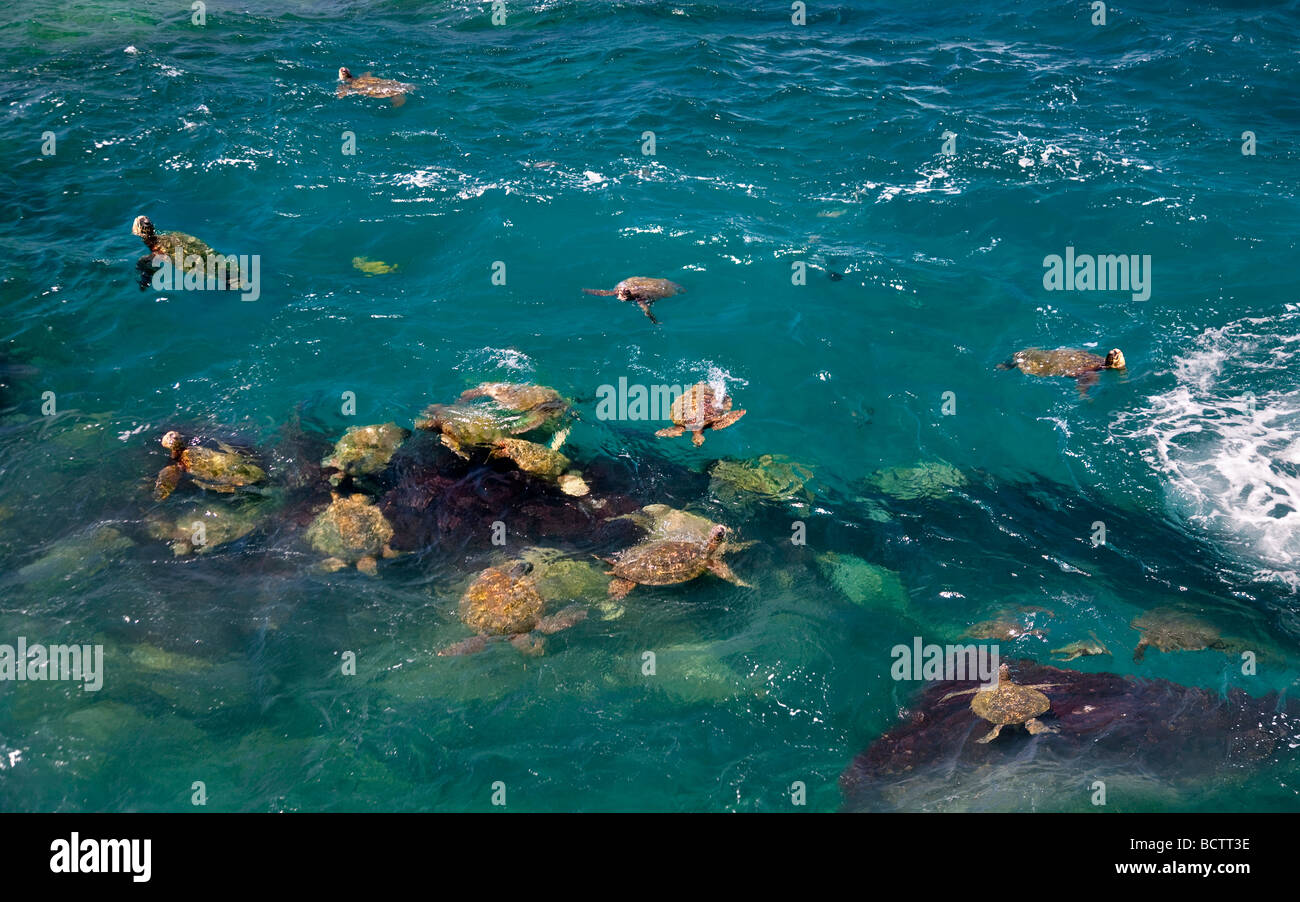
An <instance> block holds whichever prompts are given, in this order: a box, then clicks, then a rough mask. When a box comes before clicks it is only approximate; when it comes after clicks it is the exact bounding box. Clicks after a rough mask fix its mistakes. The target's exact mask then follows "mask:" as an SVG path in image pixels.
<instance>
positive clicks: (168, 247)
mask: <svg viewBox="0 0 1300 902" xmlns="http://www.w3.org/2000/svg"><path fill="white" fill-rule="evenodd" d="M131 234H133V235H136V236H138V237H139V238H140V240H141V241H143V242H144V244H145V247H147V248H149V253H148V254H146V255H145V256H143V257H141V258H140V260H139V261H138V262H137V264H136V267H137V268H138V269H139V270H140V287H141V288H142V289H143V288H148V287H149V282H150V280H151V279H152V278H153V273H154V270H155V269H156V268H157V266H158V265H159V263H160V262H161V260H162V259H163V258H166V259H167V260H171V261H172V262H173V264H174V263H175V260H176V256H177V254H179V255H180V259H181V265H182V267H184V268H186V269H188V268H189V262H188V261H189V260H190V259H191V258H192V257H198V258H199V259H200V260H202V261H203V272H204V278H205V280H206V274H207V273H208V272H212V273H214V274H215V275H221V274H223V273H224V275H225V283H224V284H225V287H226V288H227V289H229V290H232V291H234V290H239V289H240V287H241V286H242V282H241V280H240V277H239V259H238V258H237V257H232V256H229V255H226V254H219V253H217V252H216V251H214V250H213V249H212V248H211V247H209V246H208V244H207V243H206V242H205V241H203V240H201V239H199V238H195V237H194V236H193V235H187V234H185V233H184V232H159V231H157V230H156V229H155V228H154V224H153V222H152V221H151V220H150V219H149V217H148V216H137V217H136V218H135V221H134V222H132V223H131ZM177 275H178V276H179V273H178V274H177ZM205 284H206V281H205Z"/></svg>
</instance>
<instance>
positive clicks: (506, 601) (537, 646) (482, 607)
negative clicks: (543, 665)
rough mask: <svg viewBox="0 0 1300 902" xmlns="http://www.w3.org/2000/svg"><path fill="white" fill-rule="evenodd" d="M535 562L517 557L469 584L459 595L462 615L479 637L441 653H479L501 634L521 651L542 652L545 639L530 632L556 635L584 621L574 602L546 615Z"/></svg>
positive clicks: (584, 610) (525, 652) (584, 612)
mask: <svg viewBox="0 0 1300 902" xmlns="http://www.w3.org/2000/svg"><path fill="white" fill-rule="evenodd" d="M532 570H533V565H532V564H531V563H529V562H528V561H516V562H515V563H514V564H512V565H510V566H508V567H505V566H503V567H489V568H487V569H486V570H484V571H483V572H482V573H480V574H479V575H478V576H477V577H476V578H475V580H474V581H473V582H472V583H470V586H469V588H468V589H466V590H465V594H464V595H462V596H461V599H460V619H461V621H462V622H463V623H464V624H465V625H466V626H468V627H469V628H470V629H472V630H475V631H476V632H477V633H478V635H476V636H471V637H470V638H468V639H465V640H464V641H462V642H457V643H456V644H455V645H452V646H449V647H447V648H444V649H442V650H441V651H439V652H438V654H439V655H464V654H472V653H474V652H476V651H482V650H483V649H484V648H486V647H487V644H488V641H489V640H490V639H491V638H493V637H496V636H503V637H505V638H507V639H508V640H509V641H510V644H511V645H513V646H514V647H515V648H517V649H519V650H520V651H521V652H523V653H524V654H542V653H543V652H544V651H545V640H544V639H543V638H542V637H541V636H535V635H533V634H534V633H541V634H543V635H549V634H551V633H558V632H559V631H560V630H563V629H568V628H569V627H571V626H574V625H575V624H577V623H580V622H582V621H583V620H584V619H585V618H586V616H587V609H586V608H585V607H583V606H581V605H572V606H570V607H567V608H565V609H564V610H562V611H560V612H558V613H556V614H552V615H551V616H549V617H544V616H542V615H543V612H544V611H545V609H546V599H544V598H543V597H542V595H541V593H540V592H538V591H537V584H536V582H535V581H534V579H533V577H532V575H531V574H532Z"/></svg>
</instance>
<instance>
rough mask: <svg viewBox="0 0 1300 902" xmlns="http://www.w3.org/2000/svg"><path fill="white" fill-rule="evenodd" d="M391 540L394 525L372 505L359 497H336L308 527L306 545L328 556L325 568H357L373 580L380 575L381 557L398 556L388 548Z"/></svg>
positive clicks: (334, 495)
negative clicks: (352, 565) (376, 575)
mask: <svg viewBox="0 0 1300 902" xmlns="http://www.w3.org/2000/svg"><path fill="white" fill-rule="evenodd" d="M392 538H393V527H392V525H391V524H390V523H389V522H388V521H387V520H386V519H384V515H383V514H382V513H381V512H380V510H379V508H378V507H376V506H375V503H374V502H373V501H371V500H370V499H369V498H367V497H366V496H365V495H360V494H357V495H352V496H350V497H347V498H344V497H343V496H341V495H339V494H338V493H333V500H332V501H331V502H330V506H329V507H327V508H325V510H323V511H321V513H320V515H319V516H317V517H316V519H315V520H314V521H312V524H311V526H309V527H307V541H308V542H310V543H311V546H312V547H313V548H315V549H316V550H317V551H319V552H321V553H322V554H327V555H329V557H328V558H326V559H325V561H324V562H323V563H322V566H323V567H324V568H325V569H326V570H330V571H334V570H341V569H343V568H344V567H347V566H348V565H350V564H355V565H356V567H357V569H358V570H360V571H361V572H362V573H366V574H369V575H371V576H373V575H374V574H375V573H376V572H377V571H378V567H379V563H378V561H377V560H376V558H377V557H378V556H380V555H383V556H384V557H396V556H397V552H395V551H393V549H392V548H390V547H389V545H388V543H389V541H390V540H391V539H392Z"/></svg>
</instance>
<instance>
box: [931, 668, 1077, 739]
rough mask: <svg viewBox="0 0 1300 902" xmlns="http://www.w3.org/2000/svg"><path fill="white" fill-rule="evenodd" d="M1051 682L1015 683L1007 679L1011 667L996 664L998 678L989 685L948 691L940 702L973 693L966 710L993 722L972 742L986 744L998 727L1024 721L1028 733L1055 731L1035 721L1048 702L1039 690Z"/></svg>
mask: <svg viewBox="0 0 1300 902" xmlns="http://www.w3.org/2000/svg"><path fill="white" fill-rule="evenodd" d="M1055 685H1056V684H1055V683H1038V684H1036V685H1033V686H1019V685H1017V684H1015V683H1013V682H1011V668H1010V667H1008V666H1007V665H1006V664H1002V665H1001V666H999V667H998V681H997V683H995V684H994V685H992V686H979V687H977V688H975V689H966V690H964V691H962V692H949V693H948V694H947V695H945V696H944V697H943V698H941V699H940V700H939V701H940V702H946V701H947V700H948V699H950V698H956V697H957V696H959V695H969V694H970V693H974V694H975V697H974V698H972V699H971V702H970V709H971V710H972V711H974V712H975V713H976V714H977V715H978V716H980V717H982V718H984V719H985V720H987V721H988V722H989V723H991V724H993V729H992V730H991V731H990V732H989V734H988V735H987V736H985V737H984V738H983V739H977V740H976V742H980V743H989V742H992V741H993V740H994V739H997V738H998V734H999V733H1001V732H1002V728H1003V727H1005V726H1008V725H1010V724H1024V725H1025V729H1026V730H1028V731H1029V732H1030V733H1031V734H1037V733H1057V732H1060V731H1059V730H1058V729H1057V728H1056V727H1049V726H1047V725H1046V724H1044V723H1042V722H1041V721H1039V720H1038V715H1040V714H1044V713H1046V712H1047V711H1048V710H1049V709H1050V708H1051V707H1052V702H1051V700H1050V699H1049V698H1048V697H1047V696H1046V695H1043V693H1041V692H1039V691H1038V690H1040V689H1051V688H1052V687H1053V686H1055Z"/></svg>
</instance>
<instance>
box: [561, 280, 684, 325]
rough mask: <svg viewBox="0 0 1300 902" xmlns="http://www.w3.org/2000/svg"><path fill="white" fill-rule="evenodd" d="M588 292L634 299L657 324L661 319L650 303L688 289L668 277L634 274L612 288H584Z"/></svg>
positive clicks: (621, 299) (642, 310)
mask: <svg viewBox="0 0 1300 902" xmlns="http://www.w3.org/2000/svg"><path fill="white" fill-rule="evenodd" d="M582 290H583V291H584V292H586V293H587V294H595V295H599V296H601V297H616V298H618V299H619V300H620V301H632V302H633V303H635V304H636V305H637V306H638V307H640V308H641V312H642V313H644V314H645V315H646V316H648V317H650V322H652V323H654V324H655V325H656V326H657V325H659V320H657V319H655V315H654V314H653V313H651V312H650V305H651V304H653V303H654V302H655V301H657V300H659V299H660V298H670V297H672V296H673V295H675V294H681V293H684V292H685V291H686V289H685V288H683V287H682V286H680V285H678V284H677V283H676V282H671V281H669V280H668V279H651V278H647V277H646V276H632V277H631V278H630V279H624V280H623V281H622V282H619V283H618V284H617V285H615V286H614V287H613V288H612V289H604V288H584V289H582Z"/></svg>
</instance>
